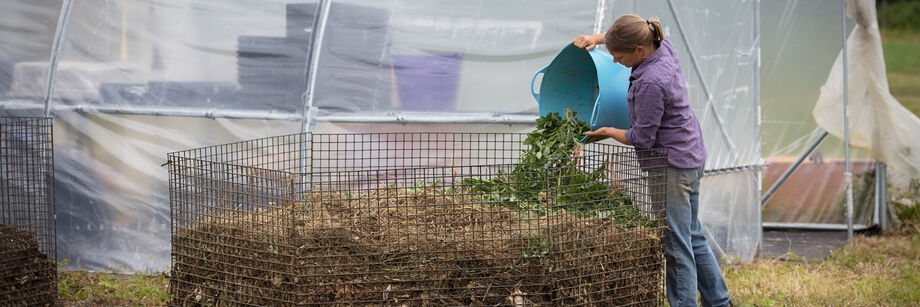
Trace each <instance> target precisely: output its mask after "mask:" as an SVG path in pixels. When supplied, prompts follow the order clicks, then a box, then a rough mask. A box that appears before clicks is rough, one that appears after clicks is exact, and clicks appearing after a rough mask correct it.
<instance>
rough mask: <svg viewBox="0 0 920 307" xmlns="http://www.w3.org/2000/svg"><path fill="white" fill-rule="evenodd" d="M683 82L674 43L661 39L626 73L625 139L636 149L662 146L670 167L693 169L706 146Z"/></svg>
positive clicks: (698, 163) (700, 161)
mask: <svg viewBox="0 0 920 307" xmlns="http://www.w3.org/2000/svg"><path fill="white" fill-rule="evenodd" d="M686 82H687V81H686V79H685V77H684V72H683V71H682V70H681V69H680V62H679V61H678V57H677V50H675V49H674V45H672V44H671V42H670V41H668V40H663V41H661V47H659V48H658V50H656V51H655V53H652V55H651V56H649V57H648V59H646V60H645V61H644V62H642V64H640V65H639V66H638V67H636V68H634V69H633V71H632V74H631V75H630V76H629V93H628V95H627V96H626V106H627V107H628V108H629V122H630V123H631V124H632V128H631V129H629V130H627V131H626V141H628V142H629V143H630V144H632V145H633V146H635V147H636V148H637V149H660V148H663V149H666V150H667V152H668V164H669V165H670V166H673V167H676V168H697V167H702V166H703V164H704V163H705V162H706V146H704V145H703V133H702V130H701V129H700V123H699V121H698V120H697V119H696V115H695V114H693V109H691V108H690V101H689V99H688V98H687V88H686V87H685V85H686Z"/></svg>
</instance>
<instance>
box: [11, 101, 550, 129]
mask: <svg viewBox="0 0 920 307" xmlns="http://www.w3.org/2000/svg"><path fill="white" fill-rule="evenodd" d="M36 108H41V105H39V104H37V103H34V102H29V101H22V102H17V101H4V102H3V104H0V110H3V109H11V110H30V109H36ZM52 109H53V110H55V111H73V112H83V113H102V114H125V115H152V116H175V117H201V118H211V119H215V118H232V119H260V120H286V121H301V120H303V116H302V115H301V114H298V113H277V112H265V111H252V110H227V109H219V110H216V109H211V110H203V109H199V108H164V107H156V108H143V107H136V106H130V107H120V106H119V107H113V106H98V105H56V106H54V107H53V108H52ZM537 118H538V116H537V115H536V114H505V113H435V112H388V113H382V114H361V113H357V114H356V113H334V114H324V115H316V116H315V120H316V121H322V122H338V123H393V124H504V125H533V124H535V123H536V122H537Z"/></svg>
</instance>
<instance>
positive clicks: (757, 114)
mask: <svg viewBox="0 0 920 307" xmlns="http://www.w3.org/2000/svg"><path fill="white" fill-rule="evenodd" d="M753 35H754V52H756V55H755V56H754V108H755V109H754V110H755V111H754V113H755V115H754V120H755V124H754V131H755V132H754V140H755V142H754V144H756V146H757V147H756V148H757V157H758V158H759V159H760V163H761V164H763V163H764V162H763V158H761V155H762V151H763V149H761V146H762V145H761V143H760V142H761V140H760V125H761V118H760V116H761V113H760V110H761V109H760V0H757V1H754V33H753ZM756 172H757V175H756V177H755V178H757V182H756V183H755V184H754V187H755V189H756V193H757V194H755V195H760V193H762V192H763V191H762V190H761V189H762V188H761V183H762V182H763V171H762V170H761V169H760V168H758V169H757V171H756ZM757 223H758V224H761V225H763V210H757ZM758 231H760V233H759V234H758V236H757V237H758V239H757V247H758V248H760V247H763V227H760V228H759V229H758Z"/></svg>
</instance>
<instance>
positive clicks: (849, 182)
mask: <svg viewBox="0 0 920 307" xmlns="http://www.w3.org/2000/svg"><path fill="white" fill-rule="evenodd" d="M840 7H841V9H842V10H843V11H842V12H841V16H842V18H841V24H842V25H843V27H842V29H843V31H842V32H843V136H844V137H843V139H844V144H845V146H844V153H845V160H846V161H845V162H846V172H844V173H843V180H846V193H847V195H846V197H847V204H846V214H847V240H850V239H853V173H852V172H851V171H850V114H849V110H847V109H848V108H849V106H848V101H847V100H848V99H847V98H848V97H849V96H850V95H849V94H850V93H849V91H848V88H847V81H848V80H847V79H849V75H848V74H847V3H846V0H840Z"/></svg>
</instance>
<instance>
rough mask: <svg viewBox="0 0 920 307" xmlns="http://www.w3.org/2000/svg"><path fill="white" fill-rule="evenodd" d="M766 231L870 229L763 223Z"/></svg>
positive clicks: (859, 225)
mask: <svg viewBox="0 0 920 307" xmlns="http://www.w3.org/2000/svg"><path fill="white" fill-rule="evenodd" d="M763 228H764V229H803V230H837V231H842V230H848V229H850V228H852V229H855V230H856V231H863V230H868V229H869V228H870V227H869V226H866V225H862V224H856V225H847V224H823V223H822V224H818V223H815V224H811V223H763Z"/></svg>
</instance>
